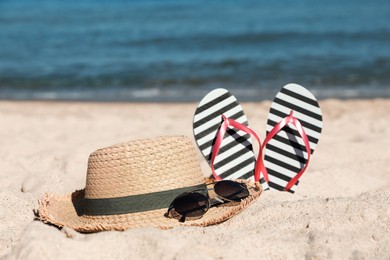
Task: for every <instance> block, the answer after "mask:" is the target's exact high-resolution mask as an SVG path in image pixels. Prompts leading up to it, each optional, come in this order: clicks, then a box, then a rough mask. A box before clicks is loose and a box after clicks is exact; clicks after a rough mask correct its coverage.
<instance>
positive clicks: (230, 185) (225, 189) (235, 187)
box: [214, 180, 249, 201]
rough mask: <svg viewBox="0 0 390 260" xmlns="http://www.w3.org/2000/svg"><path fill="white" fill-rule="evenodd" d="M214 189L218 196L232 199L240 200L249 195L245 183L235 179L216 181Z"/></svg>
mask: <svg viewBox="0 0 390 260" xmlns="http://www.w3.org/2000/svg"><path fill="white" fill-rule="evenodd" d="M214 191H215V193H217V195H218V196H220V197H222V198H225V199H228V200H233V201H240V200H241V199H244V198H246V197H248V196H249V191H248V189H247V188H246V187H245V185H244V184H241V183H238V182H235V181H228V180H227V181H220V182H217V183H216V184H215V185H214Z"/></svg>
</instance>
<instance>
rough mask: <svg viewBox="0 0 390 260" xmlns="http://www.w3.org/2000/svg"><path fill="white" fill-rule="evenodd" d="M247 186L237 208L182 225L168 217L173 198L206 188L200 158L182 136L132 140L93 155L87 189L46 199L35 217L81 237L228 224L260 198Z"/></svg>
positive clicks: (211, 212) (225, 208) (216, 209)
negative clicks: (105, 232) (247, 193)
mask: <svg viewBox="0 0 390 260" xmlns="http://www.w3.org/2000/svg"><path fill="white" fill-rule="evenodd" d="M245 182H247V181H245ZM247 186H248V190H249V191H250V196H249V197H247V198H245V199H244V200H242V201H241V202H240V203H238V204H237V203H236V204H234V205H229V203H226V204H222V205H220V206H217V207H211V208H210V209H209V210H208V211H207V212H206V214H205V215H204V216H203V217H202V218H200V219H197V220H192V221H190V220H189V221H186V222H184V223H181V222H179V221H178V220H177V219H169V218H166V217H165V216H164V214H165V213H166V212H167V208H168V207H169V205H170V203H171V202H172V201H173V199H174V198H175V197H176V196H178V195H179V194H181V193H183V192H185V191H190V190H194V189H196V188H199V187H204V188H206V186H205V178H204V177H203V174H202V172H201V168H200V164H199V162H198V156H197V154H196V152H195V149H194V146H193V145H192V143H191V140H190V139H188V138H186V137H184V136H169V137H158V138H155V139H144V140H136V141H131V142H127V143H122V144H118V145H114V146H110V147H107V148H103V149H99V150H97V151H95V152H93V153H92V154H91V155H90V156H89V161H88V170H87V180H86V187H85V189H83V190H78V191H75V192H73V193H71V194H68V195H62V196H61V195H55V194H48V193H47V194H45V197H44V198H43V199H42V200H40V201H39V209H38V218H39V219H40V220H42V221H43V222H45V223H51V224H54V225H56V226H59V227H64V226H66V227H70V228H72V229H75V230H77V231H82V232H95V231H101V230H126V229H128V228H134V227H144V226H153V227H160V228H163V229H166V228H171V227H175V226H181V225H187V226H189V225H190V226H208V225H213V224H218V223H220V222H223V221H225V220H227V219H229V218H230V217H232V216H234V215H235V214H237V213H238V212H240V211H241V210H243V209H244V208H246V207H247V206H248V205H249V204H250V203H251V202H253V201H254V200H255V199H256V198H257V197H259V196H260V194H261V192H262V190H261V188H260V187H258V185H256V186H255V185H254V184H253V183H249V182H247Z"/></svg>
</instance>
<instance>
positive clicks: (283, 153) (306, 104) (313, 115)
mask: <svg viewBox="0 0 390 260" xmlns="http://www.w3.org/2000/svg"><path fill="white" fill-rule="evenodd" d="M291 110H293V111H294V116H295V117H296V118H298V119H299V121H300V123H301V124H302V127H303V129H304V131H305V133H306V135H307V136H308V138H309V144H310V149H311V153H312V154H313V152H314V150H315V149H316V146H317V143H318V140H319V138H320V136H321V131H322V112H321V109H320V106H319V104H318V101H317V100H316V98H315V97H314V95H313V94H312V93H311V92H310V91H309V90H307V89H306V88H304V87H302V86H300V85H297V84H288V85H286V86H284V87H283V88H282V89H281V90H280V92H279V93H278V94H277V95H276V97H275V99H274V101H273V103H272V104H271V109H270V111H269V114H268V121H267V134H268V133H269V132H270V131H271V130H272V129H273V127H274V126H275V125H276V124H277V123H278V122H279V121H280V120H282V119H283V118H285V117H286V116H288V115H289V113H290V111H291ZM306 161H307V152H306V149H305V145H304V142H303V140H302V138H301V136H300V135H299V133H298V131H296V129H295V127H294V126H292V125H290V124H288V125H287V126H285V127H284V128H283V129H282V130H281V131H280V132H279V133H278V134H277V135H276V136H274V137H273V138H272V140H271V141H270V142H269V143H268V144H267V146H266V147H265V149H264V166H265V168H266V169H267V171H268V175H269V183H268V184H269V188H270V189H275V190H284V188H285V187H286V185H287V183H288V182H289V181H290V180H291V179H292V178H293V177H294V176H295V175H296V174H297V173H298V172H299V171H300V170H301V169H302V168H303V167H304V165H305V163H306ZM298 183H299V181H298V182H297V183H296V184H295V185H293V187H292V188H291V189H290V192H292V193H294V192H295V190H296V188H297V185H298ZM263 188H264V189H267V188H268V187H267V184H266V183H265V184H263Z"/></svg>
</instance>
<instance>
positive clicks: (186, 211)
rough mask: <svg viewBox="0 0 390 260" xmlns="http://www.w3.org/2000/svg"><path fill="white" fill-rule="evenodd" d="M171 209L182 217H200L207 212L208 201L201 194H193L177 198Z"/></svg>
mask: <svg viewBox="0 0 390 260" xmlns="http://www.w3.org/2000/svg"><path fill="white" fill-rule="evenodd" d="M172 207H173V208H174V209H175V211H176V212H177V213H179V214H180V215H182V216H186V217H200V216H202V215H203V214H205V213H206V211H207V210H208V208H209V201H208V199H207V197H206V196H204V195H203V194H201V193H196V192H194V193H188V194H186V195H183V196H180V197H177V198H176V199H175V200H174V201H173V202H172Z"/></svg>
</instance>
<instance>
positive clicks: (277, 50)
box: [0, 0, 390, 102]
mask: <svg viewBox="0 0 390 260" xmlns="http://www.w3.org/2000/svg"><path fill="white" fill-rule="evenodd" d="M389 17H390V2H389V1H385V0H377V1H363V0H346V1H342V2H341V1H336V0H330V1H309V0H305V1H303V0H300V1H292V0H284V1H277V2H276V1H270V0H262V1H239V2H238V1H151V0H146V1H124V0H112V1H109V2H108V1H92V0H82V1H75V0H70V1H66V2H64V1H59V0H56V1H47V0H46V1H45V0H36V1H33V0H17V1H10V0H3V1H1V2H0V99H2V100H78V101H163V102H165V101H166V102H188V101H199V100H200V98H202V97H203V96H204V95H205V94H206V93H207V92H208V91H210V90H212V89H214V88H226V89H228V90H229V91H230V92H232V93H233V94H234V95H236V96H237V98H239V100H242V101H257V100H264V99H272V98H273V97H274V95H275V94H276V93H277V92H278V90H279V89H280V88H281V87H283V86H284V85H285V84H287V83H290V82H293V83H297V84H300V85H303V86H305V87H306V88H308V89H310V90H311V91H312V92H313V93H314V94H315V95H316V97H318V98H319V99H324V98H377V97H383V98H389V97H390V23H389Z"/></svg>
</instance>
